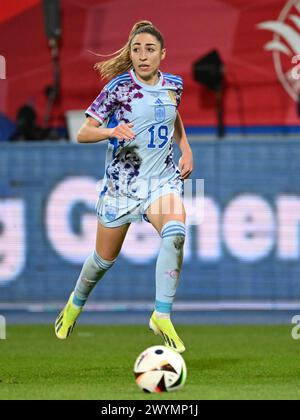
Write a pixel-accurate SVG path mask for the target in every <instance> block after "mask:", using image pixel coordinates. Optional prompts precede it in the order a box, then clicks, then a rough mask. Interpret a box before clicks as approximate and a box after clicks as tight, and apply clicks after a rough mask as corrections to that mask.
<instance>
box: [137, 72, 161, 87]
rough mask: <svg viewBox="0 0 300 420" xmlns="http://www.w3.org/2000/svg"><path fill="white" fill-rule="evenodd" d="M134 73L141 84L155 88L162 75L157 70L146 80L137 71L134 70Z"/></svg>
mask: <svg viewBox="0 0 300 420" xmlns="http://www.w3.org/2000/svg"><path fill="white" fill-rule="evenodd" d="M133 71H134V74H135V77H136V78H137V79H138V80H139V81H140V82H142V83H145V84H146V85H150V86H155V85H157V83H158V82H159V78H160V74H159V71H158V70H156V71H155V72H154V73H153V74H152V75H150V76H149V77H147V78H145V79H144V78H143V77H141V76H139V75H138V74H137V72H136V71H135V70H133Z"/></svg>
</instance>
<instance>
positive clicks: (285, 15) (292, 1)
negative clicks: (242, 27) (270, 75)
mask: <svg viewBox="0 0 300 420" xmlns="http://www.w3.org/2000/svg"><path fill="white" fill-rule="evenodd" d="M270 11H271V9H270ZM257 26H258V28H259V29H264V30H268V31H271V32H273V34H274V36H273V40H272V41H270V42H268V43H267V44H266V45H265V50H266V51H271V52H272V53H273V60H274V66H275V70H276V73H277V76H278V78H279V80H280V82H281V84H282V86H283V87H284V89H285V90H286V91H287V92H288V94H289V95H290V96H291V97H292V98H293V99H294V100H295V101H296V102H298V98H299V94H300V0H289V1H288V2H287V3H286V5H285V6H284V8H283V9H282V11H281V13H280V15H279V17H278V20H275V21H273V20H270V21H267V22H262V23H260V24H258V25H257Z"/></svg>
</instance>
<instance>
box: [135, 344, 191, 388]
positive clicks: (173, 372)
mask: <svg viewBox="0 0 300 420" xmlns="http://www.w3.org/2000/svg"><path fill="white" fill-rule="evenodd" d="M133 373H134V375H135V382H136V384H137V386H138V387H139V388H140V389H142V390H143V391H144V392H171V391H178V390H179V389H181V388H182V387H183V385H184V384H185V380H186V373H187V372H186V365H185V362H184V360H183V358H182V356H181V355H180V354H179V353H176V352H175V351H173V350H171V349H169V348H168V347H165V346H153V347H149V348H148V349H146V350H145V351H143V352H142V353H141V354H140V355H139V357H138V358H137V359H136V362H135V364H134V369H133Z"/></svg>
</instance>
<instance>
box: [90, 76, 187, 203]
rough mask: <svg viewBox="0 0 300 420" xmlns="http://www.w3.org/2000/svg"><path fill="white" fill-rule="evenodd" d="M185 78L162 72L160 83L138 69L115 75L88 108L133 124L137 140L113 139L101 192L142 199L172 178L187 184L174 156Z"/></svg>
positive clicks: (111, 121)
mask: <svg viewBox="0 0 300 420" xmlns="http://www.w3.org/2000/svg"><path fill="white" fill-rule="evenodd" d="M182 90H183V82H182V79H181V78H180V77H178V76H174V75H171V74H168V73H162V72H159V82H158V83H157V84H156V85H154V86H151V85H147V84H145V83H142V82H140V81H139V80H138V79H137V78H136V76H135V72H134V70H130V71H128V72H126V73H124V74H122V75H120V76H118V77H116V78H114V79H112V80H111V81H110V82H109V83H108V84H107V85H106V86H105V87H104V89H103V90H102V92H101V93H100V94H99V96H98V97H97V98H96V99H95V101H94V102H93V103H92V104H91V105H90V106H89V108H88V109H87V110H86V115H87V116H91V117H93V118H95V119H96V120H97V121H99V122H100V123H101V124H102V123H104V122H105V123H107V126H108V127H113V126H116V125H118V124H120V123H133V124H134V127H133V131H134V133H135V135H136V137H135V139H133V140H130V141H126V140H117V139H113V138H112V139H109V143H108V149H107V155H106V168H105V177H104V184H103V188H102V191H101V192H100V197H103V196H104V195H110V196H111V197H116V196H119V197H122V196H127V197H130V198H133V199H142V198H146V197H147V196H149V193H151V191H154V190H155V189H156V188H157V187H161V186H163V185H164V184H166V183H168V182H169V181H174V182H178V183H182V180H181V179H180V171H179V169H178V167H177V166H176V165H175V163H174V161H173V135H174V123H175V119H176V115H177V108H178V106H179V103H180V99H181V95H182Z"/></svg>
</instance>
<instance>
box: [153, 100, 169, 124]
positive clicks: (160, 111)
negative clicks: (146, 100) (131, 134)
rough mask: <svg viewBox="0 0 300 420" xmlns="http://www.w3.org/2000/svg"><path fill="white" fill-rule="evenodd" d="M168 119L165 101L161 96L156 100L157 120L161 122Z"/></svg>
mask: <svg viewBox="0 0 300 420" xmlns="http://www.w3.org/2000/svg"><path fill="white" fill-rule="evenodd" d="M165 119H166V109H165V107H164V103H163V101H161V100H160V99H159V98H158V99H157V101H156V102H155V120H156V121H157V122H159V123H162V122H164V121H165Z"/></svg>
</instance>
